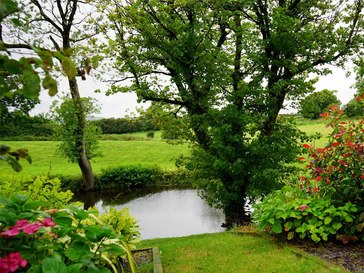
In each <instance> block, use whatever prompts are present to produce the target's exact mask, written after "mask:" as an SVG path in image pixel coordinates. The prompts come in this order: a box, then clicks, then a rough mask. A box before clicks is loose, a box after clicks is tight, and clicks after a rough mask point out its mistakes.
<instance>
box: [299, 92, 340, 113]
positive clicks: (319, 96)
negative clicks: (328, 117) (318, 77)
mask: <svg viewBox="0 0 364 273" xmlns="http://www.w3.org/2000/svg"><path fill="white" fill-rule="evenodd" d="M335 92H336V91H330V90H327V89H324V90H322V91H319V92H315V93H312V94H310V95H308V96H307V97H305V98H304V99H302V100H301V102H300V110H299V112H300V113H301V115H302V116H303V117H304V118H309V119H317V118H319V117H320V114H321V113H323V112H325V111H327V110H328V109H329V107H330V106H331V105H340V101H339V100H338V99H337V97H336V95H335Z"/></svg>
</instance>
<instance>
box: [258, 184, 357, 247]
mask: <svg viewBox="0 0 364 273" xmlns="http://www.w3.org/2000/svg"><path fill="white" fill-rule="evenodd" d="M357 212H358V206H357V205H355V204H352V203H350V202H347V203H346V204H344V205H341V206H337V205H334V204H332V200H331V199H330V198H329V197H328V196H325V197H320V196H319V194H317V193H314V194H312V193H310V194H307V193H306V192H304V191H302V190H301V189H299V187H297V185H292V186H285V187H284V188H283V189H282V190H279V191H275V192H274V193H272V194H270V195H268V196H267V197H266V198H265V199H264V201H263V202H261V203H259V204H257V205H255V206H254V212H253V218H254V220H255V221H256V222H257V223H258V227H259V228H260V229H264V230H266V231H268V232H270V233H272V234H285V235H286V236H287V239H289V240H291V239H294V238H300V239H305V238H308V239H309V240H312V241H314V242H319V241H321V240H324V241H327V240H328V239H329V237H334V236H336V235H337V238H338V239H340V238H342V239H343V242H345V243H347V242H348V241H349V240H352V241H355V240H358V236H356V235H355V234H357V233H358V231H357V230H356V226H355V225H354V219H355V215H356V213H357ZM341 235H345V236H341Z"/></svg>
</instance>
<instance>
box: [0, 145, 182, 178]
mask: <svg viewBox="0 0 364 273" xmlns="http://www.w3.org/2000/svg"><path fill="white" fill-rule="evenodd" d="M1 144H4V145H8V146H10V147H11V149H12V150H14V149H18V148H27V149H28V151H29V153H30V155H31V157H32V159H33V163H32V164H28V163H27V162H26V161H25V160H23V161H22V162H21V164H22V166H23V170H22V171H21V172H20V173H15V172H13V171H12V170H11V168H9V167H8V165H7V164H5V163H4V162H3V161H1V162H0V169H1V172H0V179H1V178H3V177H8V178H9V177H14V178H16V179H19V178H22V177H29V176H31V175H42V174H47V173H48V172H50V173H51V174H63V175H80V170H79V168H78V165H77V164H75V163H70V162H68V161H67V160H66V159H65V158H63V157H62V156H61V155H60V154H59V153H58V151H57V145H58V143H57V142H53V141H1ZM100 151H101V153H102V154H103V156H102V157H97V158H94V159H93V160H92V162H91V163H92V168H93V170H94V172H95V173H96V174H97V173H100V171H101V169H105V168H108V167H115V166H121V165H135V164H142V165H144V166H158V167H160V168H162V169H171V168H174V167H175V164H174V161H175V159H176V158H177V157H179V156H180V155H183V154H188V151H189V150H188V146H187V145H170V144H167V143H166V142H165V141H159V140H149V141H106V140H104V141H100Z"/></svg>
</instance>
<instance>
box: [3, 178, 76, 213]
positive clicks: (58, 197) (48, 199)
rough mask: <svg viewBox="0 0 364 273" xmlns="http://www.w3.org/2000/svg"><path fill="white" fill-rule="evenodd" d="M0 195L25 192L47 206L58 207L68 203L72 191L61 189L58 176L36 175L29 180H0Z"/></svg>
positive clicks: (5, 195) (9, 195) (8, 195)
mask: <svg viewBox="0 0 364 273" xmlns="http://www.w3.org/2000/svg"><path fill="white" fill-rule="evenodd" d="M0 185H1V187H0V196H3V197H11V196H13V195H16V194H20V193H21V194H27V195H29V197H30V198H32V199H33V200H37V201H41V202H42V205H43V206H45V207H47V208H59V207H62V206H65V205H66V204H68V202H69V201H70V200H71V199H72V196H73V193H72V192H71V191H70V190H66V191H63V190H62V189H61V186H62V182H61V180H60V179H58V178H49V177H47V176H37V177H35V178H34V180H31V181H19V180H14V181H1V182H0Z"/></svg>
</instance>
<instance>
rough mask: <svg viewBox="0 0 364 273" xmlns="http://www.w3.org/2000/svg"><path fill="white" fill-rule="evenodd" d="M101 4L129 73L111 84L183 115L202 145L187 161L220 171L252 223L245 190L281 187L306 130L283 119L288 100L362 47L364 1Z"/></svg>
mask: <svg viewBox="0 0 364 273" xmlns="http://www.w3.org/2000/svg"><path fill="white" fill-rule="evenodd" d="M102 5H103V6H102V9H104V10H105V11H106V13H107V14H108V15H109V19H110V20H111V21H112V23H111V24H110V25H111V26H112V27H113V28H114V30H115V32H116V38H114V37H111V38H110V39H111V40H112V41H110V42H109V45H111V48H109V49H107V52H113V53H115V52H118V56H117V57H116V58H115V63H114V67H115V68H116V69H117V70H118V71H119V73H120V74H121V76H120V77H119V78H116V79H115V81H114V83H115V84H114V85H113V86H112V88H111V92H120V91H122V92H123V91H124V92H130V91H135V92H136V93H137V95H138V97H139V98H140V100H150V101H154V102H157V103H159V104H160V105H161V107H165V108H168V107H169V108H170V110H171V111H174V113H175V116H177V117H179V116H183V120H184V121H183V124H184V125H185V126H186V127H187V128H188V132H187V134H185V136H187V137H188V140H189V141H191V142H192V143H195V144H196V149H195V150H194V153H193V156H194V160H192V161H190V163H189V166H190V167H191V168H192V169H197V170H199V171H200V172H201V173H203V174H210V175H209V177H208V178H214V179H213V180H212V179H211V180H210V181H211V182H210V183H208V184H207V189H212V193H213V197H214V199H215V203H219V204H220V205H221V206H222V207H223V208H224V211H225V214H226V221H227V223H228V224H229V223H232V222H235V223H242V222H244V220H245V218H244V213H245V210H244V206H245V204H246V201H247V198H246V197H247V195H248V194H250V195H253V194H254V193H260V194H261V193H262V192H268V191H269V190H271V189H272V188H274V187H278V186H279V182H281V181H282V179H283V178H284V176H285V175H286V174H287V173H288V170H287V163H289V162H292V161H294V159H295V154H296V153H297V152H298V151H299V150H300V138H302V137H303V136H302V135H301V134H300V133H299V132H297V130H296V129H295V128H294V127H292V125H290V124H287V123H286V122H284V120H283V119H278V113H279V111H280V110H281V109H282V107H283V104H284V101H285V99H287V98H288V99H295V100H297V99H298V98H300V97H303V96H304V95H305V94H307V93H309V92H311V91H313V83H314V82H315V80H309V79H308V77H307V75H308V74H309V73H319V74H326V73H328V72H329V71H328V70H326V69H323V68H322V65H324V64H337V65H342V64H343V62H344V61H345V59H346V57H347V56H349V55H351V54H353V53H354V52H358V51H360V50H361V49H362V46H363V36H362V35H361V34H360V32H361V31H362V30H363V21H362V11H363V1H361V0H359V1H353V2H348V1H346V2H342V1H340V4H339V3H336V2H332V1H281V0H279V1H278V0H269V1H262V0H259V1H212V0H211V1H192V0H187V1H173V0H172V1H145V0H136V1H125V2H116V1H115V2H113V1H106V2H103V4H102ZM127 80H129V81H131V84H130V85H127V86H125V84H127ZM120 82H121V83H123V84H124V85H119V86H118V85H116V84H117V83H120ZM165 105H169V106H165ZM189 132H192V134H189Z"/></svg>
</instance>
